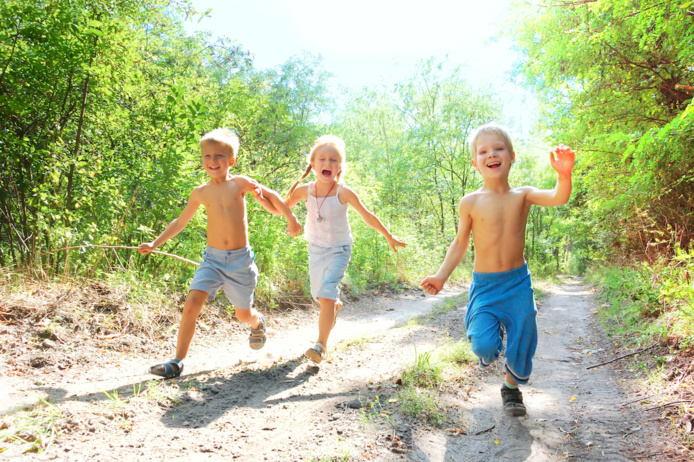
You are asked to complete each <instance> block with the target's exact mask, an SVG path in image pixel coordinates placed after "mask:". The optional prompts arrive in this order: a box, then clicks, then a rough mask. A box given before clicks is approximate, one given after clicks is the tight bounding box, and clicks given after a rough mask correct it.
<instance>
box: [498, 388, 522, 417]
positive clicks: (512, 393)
mask: <svg viewBox="0 0 694 462" xmlns="http://www.w3.org/2000/svg"><path fill="white" fill-rule="evenodd" d="M501 400H502V401H503V403H504V414H506V415H508V416H511V417H519V416H523V415H525V414H527V411H526V409H525V404H523V393H521V391H520V390H519V389H517V388H516V389H515V390H514V389H513V388H508V387H501Z"/></svg>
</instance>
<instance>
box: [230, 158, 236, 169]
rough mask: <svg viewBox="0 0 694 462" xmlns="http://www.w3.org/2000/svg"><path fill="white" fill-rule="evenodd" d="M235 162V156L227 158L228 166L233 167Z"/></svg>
mask: <svg viewBox="0 0 694 462" xmlns="http://www.w3.org/2000/svg"><path fill="white" fill-rule="evenodd" d="M235 163H236V157H231V158H229V167H233V166H234V164H235Z"/></svg>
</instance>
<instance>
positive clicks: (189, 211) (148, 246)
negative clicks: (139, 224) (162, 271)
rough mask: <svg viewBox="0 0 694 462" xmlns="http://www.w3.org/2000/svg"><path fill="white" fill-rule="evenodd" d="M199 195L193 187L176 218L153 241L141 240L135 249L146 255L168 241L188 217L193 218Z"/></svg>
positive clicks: (198, 203)
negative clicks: (184, 205) (185, 203)
mask: <svg viewBox="0 0 694 462" xmlns="http://www.w3.org/2000/svg"><path fill="white" fill-rule="evenodd" d="M199 196H200V191H199V190H198V188H195V189H194V190H193V192H192V193H191V195H190V198H189V199H188V204H187V205H186V207H185V208H184V209H183V211H182V212H181V214H180V215H179V216H178V218H176V219H175V220H174V221H172V222H171V223H169V226H167V227H166V229H165V230H164V231H162V233H161V234H160V235H159V237H157V238H156V239H155V240H154V241H152V242H143V243H142V244H140V246H139V247H138V249H137V251H138V252H140V253H141V254H143V255H146V254H148V253H150V252H151V251H152V250H154V249H156V248H157V247H159V246H160V245H162V244H163V243H164V242H166V241H168V240H169V239H171V238H172V237H174V236H176V235H177V234H178V233H180V232H181V231H183V229H184V228H185V227H186V225H187V224H188V222H189V221H190V219H191V218H193V215H195V211H196V210H197V209H198V207H200V199H199Z"/></svg>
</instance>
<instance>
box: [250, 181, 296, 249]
mask: <svg viewBox="0 0 694 462" xmlns="http://www.w3.org/2000/svg"><path fill="white" fill-rule="evenodd" d="M260 189H261V196H262V197H263V199H264V200H266V201H268V202H269V203H270V205H271V206H272V208H273V209H274V210H275V212H273V211H272V210H270V209H269V208H267V207H265V205H263V204H262V202H260V201H258V198H257V197H256V195H255V194H254V195H253V197H255V200H256V201H258V202H260V204H261V205H263V207H265V210H267V211H269V212H270V213H274V214H275V215H284V216H285V218H286V219H287V232H288V233H289V235H290V236H292V237H296V236H298V235H299V234H301V223H299V220H298V219H297V218H296V215H294V212H292V211H291V209H290V208H289V207H287V204H285V203H284V201H283V200H282V198H281V197H280V196H279V194H277V193H276V192H275V191H273V190H272V189H269V188H266V187H265V186H263V185H260Z"/></svg>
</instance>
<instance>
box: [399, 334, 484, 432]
mask: <svg viewBox="0 0 694 462" xmlns="http://www.w3.org/2000/svg"><path fill="white" fill-rule="evenodd" d="M475 363H476V358H475V355H474V354H473V353H472V350H471V349H470V343H469V342H467V341H466V340H464V339H461V340H459V341H457V342H456V341H454V340H453V339H451V338H449V337H447V338H445V339H444V340H443V341H442V342H441V344H440V345H439V346H438V347H437V348H436V349H435V350H433V351H427V352H424V353H420V354H415V360H414V362H413V363H412V364H410V365H408V366H407V367H405V369H404V370H403V372H402V375H401V380H402V389H401V391H400V392H399V393H398V398H397V400H398V401H399V402H400V408H401V410H402V411H403V412H404V413H405V414H407V415H410V416H412V417H414V418H417V419H423V420H425V421H427V422H428V423H430V424H432V425H435V426H439V425H442V424H443V423H444V422H445V420H446V417H445V413H444V408H445V406H444V405H443V404H442V403H441V397H440V391H441V389H442V388H443V386H444V385H445V384H447V383H463V382H464V381H465V376H466V372H467V369H468V367H469V366H470V365H474V364H475Z"/></svg>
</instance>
